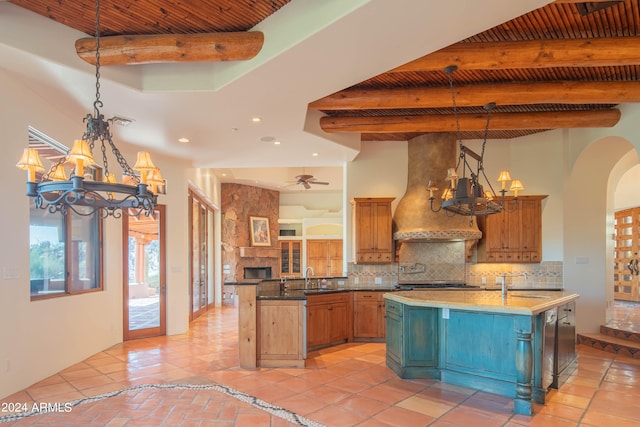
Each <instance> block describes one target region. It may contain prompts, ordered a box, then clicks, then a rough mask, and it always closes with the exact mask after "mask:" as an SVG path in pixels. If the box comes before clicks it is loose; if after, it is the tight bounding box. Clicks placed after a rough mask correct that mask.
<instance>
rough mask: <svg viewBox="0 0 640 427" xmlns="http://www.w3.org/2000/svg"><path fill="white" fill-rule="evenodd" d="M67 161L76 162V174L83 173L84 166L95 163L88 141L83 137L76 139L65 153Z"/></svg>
mask: <svg viewBox="0 0 640 427" xmlns="http://www.w3.org/2000/svg"><path fill="white" fill-rule="evenodd" d="M67 161H68V162H72V163H75V164H76V171H75V174H76V175H77V176H83V175H84V167H85V166H91V165H92V164H94V163H95V161H94V160H93V154H91V149H90V148H89V143H88V142H87V141H85V140H84V139H76V140H75V141H74V143H73V147H71V151H69V154H67Z"/></svg>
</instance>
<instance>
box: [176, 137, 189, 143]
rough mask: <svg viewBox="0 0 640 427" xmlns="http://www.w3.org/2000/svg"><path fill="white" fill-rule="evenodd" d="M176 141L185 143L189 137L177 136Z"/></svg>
mask: <svg viewBox="0 0 640 427" xmlns="http://www.w3.org/2000/svg"><path fill="white" fill-rule="evenodd" d="M178 142H181V143H183V144H186V143H187V142H189V138H184V137H183V138H178Z"/></svg>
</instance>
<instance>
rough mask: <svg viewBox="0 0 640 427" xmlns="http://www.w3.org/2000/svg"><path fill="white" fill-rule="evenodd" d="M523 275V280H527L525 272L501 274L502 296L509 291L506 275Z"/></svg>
mask: <svg viewBox="0 0 640 427" xmlns="http://www.w3.org/2000/svg"><path fill="white" fill-rule="evenodd" d="M520 276H522V277H524V280H525V281H526V280H527V273H515V274H507V273H503V274H502V297H503V298H504V297H506V296H507V293H508V291H509V285H507V277H520Z"/></svg>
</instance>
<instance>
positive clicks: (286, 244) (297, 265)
mask: <svg viewBox="0 0 640 427" xmlns="http://www.w3.org/2000/svg"><path fill="white" fill-rule="evenodd" d="M301 255H302V241H300V240H282V241H280V273H281V275H282V276H290V277H291V276H296V277H297V276H300V275H301V274H302V264H301Z"/></svg>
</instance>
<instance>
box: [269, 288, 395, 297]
mask: <svg viewBox="0 0 640 427" xmlns="http://www.w3.org/2000/svg"><path fill="white" fill-rule="evenodd" d="M396 290H397V289H396V288H395V287H394V286H390V287H388V288H384V287H383V288H362V287H352V286H348V287H336V288H326V289H323V288H311V289H298V288H295V289H287V290H286V291H280V289H261V290H260V292H259V293H258V296H257V298H256V299H259V300H272V299H287V300H305V299H307V297H309V296H313V295H324V294H335V293H342V292H364V291H366V292H392V291H396Z"/></svg>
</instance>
